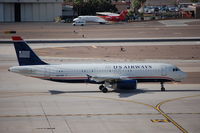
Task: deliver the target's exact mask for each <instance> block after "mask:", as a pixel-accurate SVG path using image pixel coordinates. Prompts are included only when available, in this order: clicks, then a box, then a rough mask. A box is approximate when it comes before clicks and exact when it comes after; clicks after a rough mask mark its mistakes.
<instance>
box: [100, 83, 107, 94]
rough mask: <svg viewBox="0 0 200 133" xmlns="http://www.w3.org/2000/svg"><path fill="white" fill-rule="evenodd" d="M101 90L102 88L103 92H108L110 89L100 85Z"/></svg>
mask: <svg viewBox="0 0 200 133" xmlns="http://www.w3.org/2000/svg"><path fill="white" fill-rule="evenodd" d="M99 90H101V91H102V92H103V93H106V92H108V89H107V88H106V87H105V86H103V85H100V86H99Z"/></svg>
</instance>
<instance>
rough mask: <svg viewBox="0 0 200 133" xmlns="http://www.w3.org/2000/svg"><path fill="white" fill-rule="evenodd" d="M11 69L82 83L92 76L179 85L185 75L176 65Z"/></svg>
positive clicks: (28, 74)
mask: <svg viewBox="0 0 200 133" xmlns="http://www.w3.org/2000/svg"><path fill="white" fill-rule="evenodd" d="M9 70H10V71H12V72H16V73H19V74H22V75H26V76H30V77H35V78H41V79H47V80H53V81H60V82H80V83H81V82H93V81H92V80H91V79H89V77H88V75H89V76H92V77H95V76H97V75H98V77H116V78H123V77H126V79H133V80H137V82H171V81H177V82H178V81H181V80H182V79H183V78H184V77H185V75H186V74H185V73H184V72H182V71H181V70H179V69H178V68H177V67H176V66H174V65H171V64H164V63H93V64H89V63H88V64H60V65H30V66H29V65H28V66H15V67H11V68H10V69H9ZM99 82H101V80H100V81H99ZM96 83H98V82H96Z"/></svg>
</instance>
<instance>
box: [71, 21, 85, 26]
mask: <svg viewBox="0 0 200 133" xmlns="http://www.w3.org/2000/svg"><path fill="white" fill-rule="evenodd" d="M85 24H86V22H85V21H74V23H72V25H73V26H76V25H79V26H84V25H85Z"/></svg>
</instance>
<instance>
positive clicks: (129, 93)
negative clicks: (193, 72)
mask: <svg viewBox="0 0 200 133" xmlns="http://www.w3.org/2000/svg"><path fill="white" fill-rule="evenodd" d="M49 92H50V93H51V95H58V94H64V93H66V94H69V93H102V92H101V91H59V90H49ZM113 92H114V93H119V97H120V98H125V97H130V96H133V95H137V94H141V93H155V92H161V91H160V90H147V89H144V88H142V89H136V90H112V91H109V92H108V93H113ZM165 92H200V90H165V91H164V92H163V93H165Z"/></svg>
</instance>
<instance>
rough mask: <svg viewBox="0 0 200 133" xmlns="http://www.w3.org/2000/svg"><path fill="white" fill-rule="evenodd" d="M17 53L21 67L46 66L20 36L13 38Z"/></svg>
mask: <svg viewBox="0 0 200 133" xmlns="http://www.w3.org/2000/svg"><path fill="white" fill-rule="evenodd" d="M12 40H13V42H14V46H15V51H16V55H17V59H18V62H19V65H20V66H25V65H46V64H47V63H45V62H44V61H42V60H41V59H40V58H39V57H38V56H37V55H36V54H35V53H34V52H33V50H32V49H31V48H30V47H29V46H28V45H27V43H26V42H25V41H24V40H23V39H22V38H21V37H20V36H13V37H12Z"/></svg>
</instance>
